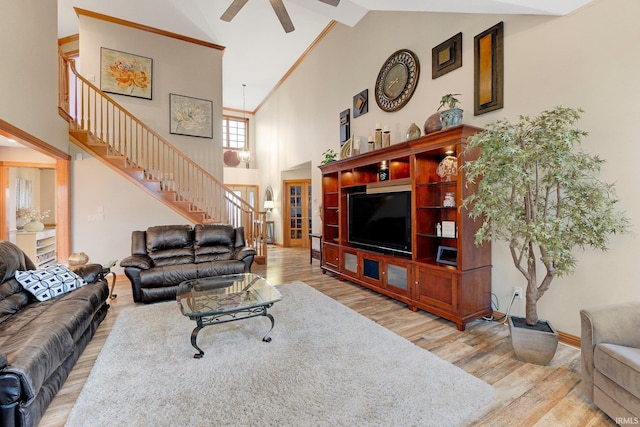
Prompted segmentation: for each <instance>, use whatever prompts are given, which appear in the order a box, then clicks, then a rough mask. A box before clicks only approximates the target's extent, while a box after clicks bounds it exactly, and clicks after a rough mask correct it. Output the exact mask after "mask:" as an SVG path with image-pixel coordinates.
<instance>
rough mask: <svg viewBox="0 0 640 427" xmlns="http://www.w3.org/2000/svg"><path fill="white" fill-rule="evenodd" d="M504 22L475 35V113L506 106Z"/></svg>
mask: <svg viewBox="0 0 640 427" xmlns="http://www.w3.org/2000/svg"><path fill="white" fill-rule="evenodd" d="M503 38H504V24H503V23H502V22H499V23H497V24H496V25H494V26H493V27H491V28H489V29H488V30H486V31H483V32H482V33H480V34H478V35H477V36H475V37H474V39H473V41H474V62H475V63H474V88H473V92H474V94H473V95H474V96H473V100H474V105H473V115H474V116H478V115H480V114H484V113H488V112H489V111H493V110H498V109H500V108H502V107H503V106H504V101H503V86H504V41H503Z"/></svg>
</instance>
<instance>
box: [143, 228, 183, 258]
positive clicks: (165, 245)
mask: <svg viewBox="0 0 640 427" xmlns="http://www.w3.org/2000/svg"><path fill="white" fill-rule="evenodd" d="M147 252H148V254H149V257H150V258H151V259H152V260H153V262H154V264H155V265H156V266H159V267H161V266H167V265H177V264H189V263H192V262H194V255H193V233H192V231H191V226H189V225H159V226H155V227H149V228H148V229H147Z"/></svg>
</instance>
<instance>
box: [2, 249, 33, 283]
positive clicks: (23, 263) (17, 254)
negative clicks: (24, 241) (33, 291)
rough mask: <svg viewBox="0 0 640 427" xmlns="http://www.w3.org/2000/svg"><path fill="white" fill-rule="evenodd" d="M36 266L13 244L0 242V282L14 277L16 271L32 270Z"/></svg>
mask: <svg viewBox="0 0 640 427" xmlns="http://www.w3.org/2000/svg"><path fill="white" fill-rule="evenodd" d="M35 268H36V266H35V265H34V264H33V262H31V260H30V259H29V257H27V256H26V255H25V254H24V252H22V249H20V248H19V247H18V246H16V245H15V244H14V243H11V242H7V241H1V242H0V282H5V281H7V280H9V279H11V278H13V277H14V276H15V275H16V271H18V270H33V269H35Z"/></svg>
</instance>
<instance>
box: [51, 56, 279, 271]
mask: <svg viewBox="0 0 640 427" xmlns="http://www.w3.org/2000/svg"><path fill="white" fill-rule="evenodd" d="M59 58H60V60H59V64H60V66H59V73H60V75H59V85H60V87H59V89H60V92H59V93H60V95H59V105H58V108H59V110H60V111H61V113H62V115H63V116H64V117H66V118H67V120H68V121H69V126H70V128H71V129H73V130H81V131H86V132H87V133H88V137H89V138H90V139H91V142H92V143H98V144H104V145H105V146H106V147H107V153H108V155H112V156H123V157H125V158H126V163H127V166H128V167H131V168H138V169H140V170H142V171H143V176H144V179H146V180H155V181H158V182H159V183H160V189H161V191H174V192H175V194H176V199H177V200H179V201H187V202H189V203H190V204H191V210H194V211H202V212H204V216H205V221H204V222H221V223H227V224H231V225H233V226H234V227H238V226H243V227H244V230H245V238H246V240H247V242H249V243H250V244H251V245H252V246H254V247H255V248H256V251H257V252H258V254H257V256H259V257H264V258H265V259H266V254H267V243H266V242H267V239H266V212H259V211H257V210H255V209H254V208H253V207H252V206H251V205H250V204H248V203H247V202H246V201H245V200H243V199H242V198H240V197H239V196H237V195H236V194H235V193H234V192H233V191H232V190H231V189H229V188H228V187H226V186H225V185H224V184H222V183H221V182H220V181H219V180H217V179H216V178H215V177H214V176H212V175H211V174H210V173H209V172H207V171H206V170H204V169H203V168H202V167H200V166H199V165H198V164H197V163H195V162H194V161H193V160H191V159H190V158H189V157H188V156H186V155H184V154H183V153H182V152H181V151H180V150H178V149H177V148H176V147H174V146H173V145H171V144H170V143H169V142H168V141H166V140H165V139H164V138H163V137H161V136H160V135H159V134H157V133H156V132H154V131H153V130H152V129H151V128H150V127H148V126H147V125H146V124H144V123H143V122H142V121H141V120H139V119H137V118H136V117H135V116H134V115H133V114H131V113H129V112H128V111H127V110H125V109H124V108H123V107H122V106H120V105H119V104H118V103H117V102H115V101H114V100H113V99H111V98H110V97H109V96H108V95H107V94H105V93H104V92H102V91H101V90H100V89H98V88H97V87H96V86H95V85H93V84H92V83H91V82H89V81H88V80H87V79H85V78H84V77H82V76H81V75H80V74H79V73H78V71H77V70H76V68H75V61H74V60H73V59H72V58H69V57H68V56H66V55H65V54H64V53H62V52H60V55H59Z"/></svg>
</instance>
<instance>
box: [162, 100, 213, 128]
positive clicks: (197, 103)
mask: <svg viewBox="0 0 640 427" xmlns="http://www.w3.org/2000/svg"><path fill="white" fill-rule="evenodd" d="M169 110H170V126H169V132H170V133H173V134H176V135H187V136H197V137H201V138H213V101H208V100H206V99H199V98H191V97H190V96H184V95H176V94H175V93H170V94H169Z"/></svg>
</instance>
